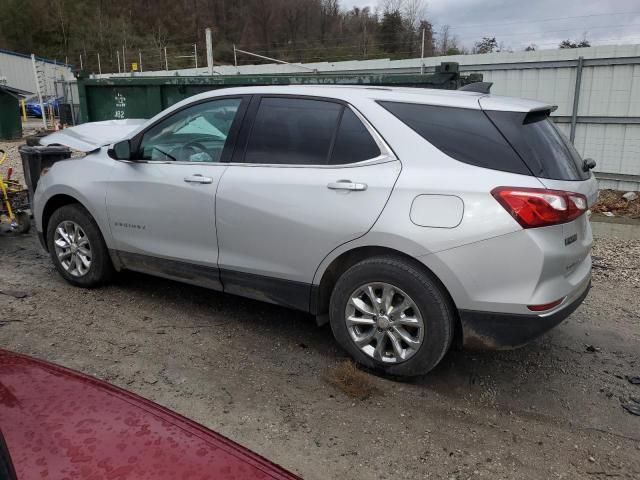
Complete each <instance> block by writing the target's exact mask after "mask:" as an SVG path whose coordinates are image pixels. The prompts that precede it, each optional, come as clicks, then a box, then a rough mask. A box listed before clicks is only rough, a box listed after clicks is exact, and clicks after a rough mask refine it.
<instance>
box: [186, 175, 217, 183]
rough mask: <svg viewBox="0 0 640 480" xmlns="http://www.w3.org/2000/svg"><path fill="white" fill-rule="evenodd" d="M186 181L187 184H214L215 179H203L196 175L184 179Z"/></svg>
mask: <svg viewBox="0 0 640 480" xmlns="http://www.w3.org/2000/svg"><path fill="white" fill-rule="evenodd" d="M184 181H185V182H187V183H213V178H211V177H203V176H202V175H200V174H199V173H196V174H195V175H191V176H189V177H184Z"/></svg>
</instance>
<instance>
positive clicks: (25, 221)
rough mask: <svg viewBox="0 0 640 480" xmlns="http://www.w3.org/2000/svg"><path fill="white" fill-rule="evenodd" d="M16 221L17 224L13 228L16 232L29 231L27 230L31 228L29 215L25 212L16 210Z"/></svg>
mask: <svg viewBox="0 0 640 480" xmlns="http://www.w3.org/2000/svg"><path fill="white" fill-rule="evenodd" d="M16 223H17V224H18V226H17V227H16V229H15V230H14V231H15V232H16V233H19V234H24V233H29V230H31V215H29V214H28V213H27V212H17V213H16Z"/></svg>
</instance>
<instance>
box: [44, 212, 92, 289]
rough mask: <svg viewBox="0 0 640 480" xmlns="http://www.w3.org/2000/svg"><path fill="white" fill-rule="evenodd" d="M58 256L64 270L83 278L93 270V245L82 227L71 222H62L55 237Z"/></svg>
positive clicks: (54, 241)
mask: <svg viewBox="0 0 640 480" xmlns="http://www.w3.org/2000/svg"><path fill="white" fill-rule="evenodd" d="M53 243H54V246H55V251H56V256H57V257H58V261H59V262H60V265H62V268H64V269H65V271H67V272H69V274H71V275H73V276H74V277H82V276H84V275H86V274H87V272H88V271H89V269H90V268H91V244H90V243H89V238H88V237H87V234H86V233H85V232H84V230H83V229H82V227H80V225H78V224H77V223H75V222H72V221H71V220H65V221H64V222H61V223H60V224H59V225H58V226H57V227H56V230H55V233H54V236H53Z"/></svg>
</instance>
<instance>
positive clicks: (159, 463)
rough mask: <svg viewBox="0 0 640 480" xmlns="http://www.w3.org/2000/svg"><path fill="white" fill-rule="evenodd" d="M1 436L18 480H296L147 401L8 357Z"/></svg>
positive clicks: (0, 360) (1, 365) (2, 372)
mask: <svg viewBox="0 0 640 480" xmlns="http://www.w3.org/2000/svg"><path fill="white" fill-rule="evenodd" d="M0 429H1V430H2V434H3V435H4V438H5V441H6V445H7V448H8V451H9V455H10V457H11V459H12V461H13V465H14V467H15V471H16V474H17V479H18V480H31V479H34V478H38V479H51V480H63V479H82V480H85V479H86V480H125V479H135V480H142V479H153V480H163V479H167V480H169V479H170V480H181V479H189V480H205V479H216V480H223V479H234V480H242V479H296V478H298V477H296V476H295V475H293V474H291V473H288V472H286V471H285V470H283V469H281V468H280V467H278V466H277V465H274V464H273V463H271V462H269V461H268V460H265V459H264V458H262V457H260V456H258V455H257V454H255V453H252V452H251V451H249V450H247V449H245V448H243V447H241V446H240V445H238V444H236V443H234V442H232V441H231V440H229V439H227V438H225V437H223V436H222V435H219V434H217V433H215V432H213V431H211V430H208V429H206V428H205V427H203V426H201V425H198V424H197V423H195V422H192V421H191V420H188V419H187V418H184V417H182V416H180V415H178V414H176V413H173V412H171V411H170V410H167V409H166V408H163V407H161V406H159V405H156V404H155V403H153V402H150V401H149V400H145V399H144V398H142V397H139V396H137V395H134V394H132V393H129V392H127V391H125V390H122V389H120V388H117V387H115V386H113V385H110V384H108V383H105V382H101V381H99V380H96V379H95V378H91V377H88V376H86V375H82V374H80V373H77V372H73V371H71V370H68V369H66V368H62V367H58V366H55V365H52V364H49V363H46V362H43V361H40V360H35V359H33V358H29V357H26V356H23V355H18V354H15V353H11V352H7V351H4V350H0ZM0 443H1V442H0ZM0 460H1V459H0Z"/></svg>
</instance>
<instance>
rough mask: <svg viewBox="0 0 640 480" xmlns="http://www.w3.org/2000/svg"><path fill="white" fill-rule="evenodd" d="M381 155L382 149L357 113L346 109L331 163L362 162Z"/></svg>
mask: <svg viewBox="0 0 640 480" xmlns="http://www.w3.org/2000/svg"><path fill="white" fill-rule="evenodd" d="M379 155H380V149H379V148H378V145H377V144H376V142H375V141H374V140H373V138H372V137H371V134H370V133H369V132H368V131H367V129H366V127H365V126H364V125H363V124H362V122H361V121H360V119H359V118H358V117H356V114H355V113H353V112H352V111H351V110H350V109H349V108H345V109H344V113H343V114H342V120H340V128H339V129H338V134H337V135H336V141H335V144H334V145H333V152H332V154H331V159H330V160H329V163H330V164H332V165H342V164H346V163H355V162H362V161H364V160H370V159H372V158H375V157H377V156H379Z"/></svg>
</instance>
